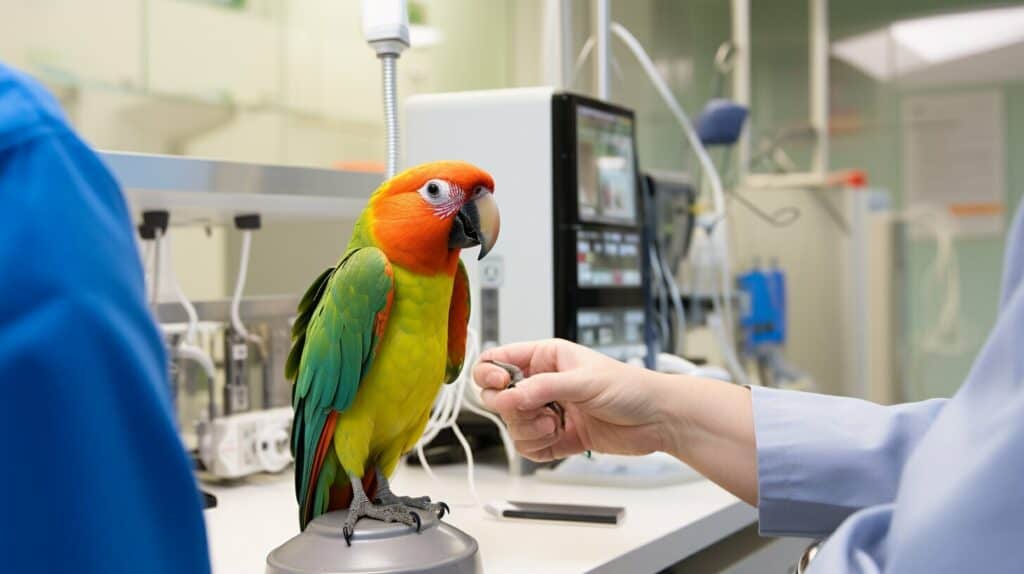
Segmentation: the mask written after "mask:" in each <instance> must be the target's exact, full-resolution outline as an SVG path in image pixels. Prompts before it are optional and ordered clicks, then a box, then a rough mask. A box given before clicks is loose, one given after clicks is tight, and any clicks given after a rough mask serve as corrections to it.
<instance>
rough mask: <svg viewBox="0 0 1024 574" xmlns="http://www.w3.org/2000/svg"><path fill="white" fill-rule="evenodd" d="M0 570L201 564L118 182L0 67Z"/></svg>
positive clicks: (195, 518) (194, 569) (52, 110)
mask: <svg viewBox="0 0 1024 574" xmlns="http://www.w3.org/2000/svg"><path fill="white" fill-rule="evenodd" d="M0 436H3V439H4V443H3V444H4V449H3V455H4V462H3V465H2V471H0V571H2V572H86V573H93V572H95V573H101V572H102V573H104V574H107V573H112V572H133V573H135V572H139V573H154V574H155V573H168V574H170V573H185V572H187V573H190V574H196V573H198V574H202V573H205V572H209V559H208V556H207V547H206V534H205V528H204V524H203V516H202V510H201V501H200V496H199V492H198V489H197V486H196V482H195V478H194V476H193V474H192V470H191V464H190V462H189V459H188V457H187V455H186V453H185V452H184V450H183V448H182V444H181V442H180V440H179V438H178V435H177V432H176V431H175V428H174V424H173V419H172V416H171V412H170V401H169V397H168V384H167V358H166V356H165V351H164V348H163V343H162V340H161V337H160V334H159V332H158V331H157V326H156V324H155V323H154V321H153V317H152V316H151V314H150V312H149V310H148V309H147V306H146V301H145V297H144V287H143V276H142V269H141V264H140V262H139V257H138V251H137V248H136V244H135V240H134V232H133V229H132V225H131V220H130V217H129V213H128V210H127V207H126V204H125V200H124V198H123V196H122V195H121V191H120V189H119V187H118V185H117V182H116V181H114V179H113V177H111V175H110V173H109V172H108V170H107V169H106V168H105V167H104V165H103V164H102V162H101V161H100V160H99V158H98V157H97V156H96V155H95V154H94V153H93V152H92V151H91V150H90V149H89V147H88V146H87V145H85V144H84V143H83V142H82V141H81V140H80V139H78V137H77V136H76V135H75V134H74V133H73V132H72V131H71V130H70V129H69V128H68V126H67V123H66V121H65V119H64V117H63V115H62V114H61V112H60V110H59V107H58V105H57V103H56V101H55V100H54V99H53V98H52V97H51V96H50V95H49V94H48V93H47V92H46V91H45V90H44V89H43V88H41V87H40V86H39V84H37V83H36V82H35V81H33V80H32V79H30V78H28V77H27V76H25V75H23V74H21V73H19V72H16V71H14V70H12V69H11V68H8V67H6V66H4V65H2V64H0Z"/></svg>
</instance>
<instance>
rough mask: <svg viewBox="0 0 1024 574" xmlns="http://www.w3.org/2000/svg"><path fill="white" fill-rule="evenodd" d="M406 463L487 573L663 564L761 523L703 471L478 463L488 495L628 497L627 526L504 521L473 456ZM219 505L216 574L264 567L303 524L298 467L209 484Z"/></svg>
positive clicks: (415, 487)
mask: <svg viewBox="0 0 1024 574" xmlns="http://www.w3.org/2000/svg"><path fill="white" fill-rule="evenodd" d="M436 472H437V475H438V478H439V480H438V481H436V482H435V481H432V480H431V479H430V477H429V476H427V474H426V473H425V472H423V470H421V469H420V468H418V467H405V468H402V469H400V470H399V472H398V473H397V475H396V476H395V477H394V480H393V481H392V483H393V484H392V486H393V488H394V490H395V492H396V493H398V494H401V495H408V496H422V495H429V496H431V497H432V498H434V499H435V500H444V501H445V502H447V503H448V504H449V505H450V506H451V509H452V514H451V515H449V516H447V517H445V521H446V522H449V523H450V524H452V525H453V526H456V527H458V528H460V529H462V530H463V531H465V532H466V533H468V534H469V535H471V536H473V537H474V538H476V540H477V541H478V542H479V544H480V556H481V560H482V563H483V566H484V570H485V572H487V574H504V573H512V572H545V573H552V574H557V573H561V572H565V573H573V574H576V573H580V572H601V573H617V572H623V573H627V572H628V573H643V572H656V571H658V570H661V569H662V568H665V567H667V566H670V565H671V564H674V563H675V562H678V561H679V560H681V559H682V558H684V557H686V556H689V555H691V554H693V553H694V552H697V551H698V550H700V549H702V548H705V547H706V546H708V545H710V544H713V543H714V542H716V541H718V540H720V539H722V538H724V537H726V536H728V535H729V534H732V533H733V532H735V531H737V530H739V529H741V528H743V527H745V526H747V525H749V524H751V523H753V522H754V521H755V520H756V518H757V514H756V511H755V510H754V509H753V508H752V507H750V506H748V505H747V504H745V503H743V502H741V501H739V500H738V499H736V498H735V497H734V496H732V495H731V494H729V493H727V492H726V491H724V490H722V489H721V488H719V487H718V486H716V485H714V484H712V483H710V482H708V481H706V480H703V479H701V480H696V481H692V482H687V483H681V484H676V485H671V486H662V487H656V488H644V489H638V488H611V487H596V486H580V485H568V484H553V483H547V482H542V481H538V480H536V479H535V478H531V477H515V476H510V475H509V474H508V473H507V472H506V471H505V470H504V469H498V468H495V467H478V468H477V473H476V474H477V476H476V483H477V489H478V491H479V493H480V497H481V498H482V499H483V500H484V501H489V500H493V499H504V500H508V499H512V500H529V501H538V502H560V503H576V504H597V505H609V506H624V507H625V508H626V514H625V518H624V520H623V521H622V523H621V524H619V525H618V526H599V525H584V524H565V523H553V522H543V521H531V520H507V519H506V520H501V519H497V518H494V517H492V516H491V515H489V514H487V513H486V512H485V511H484V510H483V508H482V507H479V506H475V504H474V500H473V497H472V495H471V494H470V490H469V487H468V482H467V480H466V467H465V466H464V465H456V466H446V467H439V468H437V469H436ZM203 488H204V489H206V490H208V491H210V492H212V493H213V494H215V495H216V496H217V499H218V506H217V508H213V509H210V510H207V511H205V515H206V527H207V535H208V537H209V542H210V555H211V559H212V561H213V571H214V573H215V574H254V573H261V572H263V571H264V568H265V565H266V556H267V554H268V553H269V552H270V551H271V550H273V549H274V548H276V547H277V546H279V545H280V544H281V543H283V542H284V541H285V540H287V539H289V538H291V537H292V536H294V535H296V534H297V533H298V511H297V506H296V504H295V498H294V496H295V495H294V491H293V488H294V483H293V475H292V472H291V470H288V471H285V472H284V473H282V474H280V475H277V476H255V477H250V478H249V479H247V480H246V481H244V482H241V483H238V484H231V485H211V484H204V485H203Z"/></svg>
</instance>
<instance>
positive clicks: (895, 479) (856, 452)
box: [752, 202, 1024, 574]
mask: <svg viewBox="0 0 1024 574" xmlns="http://www.w3.org/2000/svg"><path fill="white" fill-rule="evenodd" d="M752 392H753V405H754V428H755V434H756V438H757V450H758V474H759V476H758V481H759V489H760V491H759V498H760V500H759V514H760V528H761V532H762V533H764V534H781V535H796V536H807V537H815V538H823V537H826V536H828V541H827V542H826V543H825V545H824V546H823V547H822V548H821V551H820V552H819V553H818V556H817V557H816V558H815V559H814V562H813V563H812V565H811V571H812V572H822V573H825V572H828V573H852V572H857V573H861V572H863V573H879V572H899V573H911V574H913V573H925V572H927V573H943V572H957V573H963V572H986V573H987V572H1024V202H1022V203H1021V206H1020V207H1019V208H1018V210H1017V216H1016V220H1015V223H1014V225H1013V228H1012V230H1011V232H1010V234H1009V244H1008V247H1007V250H1006V261H1005V266H1004V277H1003V292H1002V296H1001V300H1000V312H999V319H998V321H997V322H996V326H995V328H994V329H993V331H992V333H991V334H990V335H989V338H988V341H987V342H986V343H985V346H984V347H983V348H982V351H981V353H980V355H979V356H978V358H977V360H976V361H975V363H974V366H973V368H972V369H971V372H970V374H969V375H968V378H967V381H965V382H964V384H963V386H962V387H961V388H960V390H959V391H958V392H957V393H956V395H955V396H954V397H953V398H951V399H949V400H942V399H937V400H930V401H925V402H921V403H912V404H907V405H897V406H889V407H885V406H879V405H876V404H873V403H868V402H865V401H859V400H856V399H850V398H841V397H829V396H823V395H815V394H810V393H795V392H785V391H777V390H769V389H763V388H754V389H753V391H752Z"/></svg>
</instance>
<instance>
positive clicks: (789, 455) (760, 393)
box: [751, 387, 946, 538]
mask: <svg viewBox="0 0 1024 574" xmlns="http://www.w3.org/2000/svg"><path fill="white" fill-rule="evenodd" d="M751 393H752V399H753V407H754V429H755V437H756V440H757V464H758V488H759V492H758V513H759V522H760V531H761V533H762V534H765V535H777V536H801V537H812V538H820V537H823V536H825V535H827V534H829V533H831V532H832V531H833V530H835V529H836V527H837V526H839V524H840V523H841V522H842V521H843V520H845V519H846V517H848V516H849V515H851V514H853V513H854V512H856V511H858V510H860V509H862V508H865V507H868V506H875V505H879V504H885V503H889V502H892V501H893V499H895V498H896V492H897V489H898V486H899V481H900V475H901V473H902V471H903V466H904V463H905V462H906V460H907V458H908V457H909V456H910V454H911V452H913V450H914V447H915V446H916V445H917V443H918V441H919V440H920V439H921V437H922V436H923V435H924V434H925V433H926V432H927V431H928V429H929V427H930V426H931V424H932V421H934V419H935V417H936V416H937V415H938V414H939V412H940V411H941V410H942V408H943V405H944V404H945V402H946V400H945V399H933V400H928V401H924V402H920V403H910V404H905V405H896V406H881V405H877V404H875V403H871V402H867V401H862V400H859V399H851V398H847V397H836V396H829V395H820V394H816V393H802V392H796V391H781V390H775V389H766V388H763V387H752V388H751Z"/></svg>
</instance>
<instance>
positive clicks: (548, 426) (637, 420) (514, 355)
mask: <svg viewBox="0 0 1024 574" xmlns="http://www.w3.org/2000/svg"><path fill="white" fill-rule="evenodd" d="M485 361H501V362H504V363H511V364H513V365H516V366H517V367H519V368H520V369H522V371H523V374H524V375H525V376H526V379H524V380H523V381H522V382H520V383H519V384H518V385H516V387H515V388H513V389H507V390H505V389H506V387H507V386H508V384H509V383H510V382H511V381H510V376H509V373H508V372H507V371H505V370H504V369H502V368H500V367H498V366H496V365H493V364H490V363H487V362H485ZM473 378H474V380H475V381H476V383H477V385H479V386H480V387H481V388H482V389H483V390H482V391H481V397H482V399H483V402H484V405H485V406H487V408H489V409H491V410H493V411H495V412H497V413H498V414H499V415H500V416H501V417H502V419H504V420H505V423H506V424H507V425H508V428H509V432H510V434H511V435H512V439H513V440H514V441H515V445H516V449H517V450H518V451H519V452H520V453H521V454H522V455H523V456H525V457H527V458H529V459H531V460H535V461H538V462H540V461H547V460H553V459H557V458H564V457H566V456H569V455H571V454H575V453H578V452H583V451H585V450H595V451H598V452H606V453H613V454H647V453H650V452H653V451H656V450H666V448H667V443H668V442H669V439H670V437H668V436H667V435H666V433H667V430H666V426H667V425H666V424H665V423H666V418H667V416H666V414H665V413H666V412H667V410H666V409H665V408H664V406H665V405H664V401H662V400H659V398H663V397H664V396H665V395H666V393H665V392H664V385H665V384H666V382H665V380H664V379H663V375H659V374H657V373H654V372H652V371H648V370H646V369H643V368H640V367H635V366H631V365H627V364H625V363H621V362H619V361H616V360H615V359H612V358H610V357H607V356H605V355H602V354H600V353H598V352H596V351H593V350H591V349H588V348H586V347H583V346H580V345H577V344H575V343H571V342H569V341H565V340H561V339H549V340H543V341H535V342H528V343H517V344H513V345H507V346H504V347H498V348H494V349H490V350H488V351H485V352H484V353H482V354H481V355H480V362H479V363H477V365H476V366H475V367H474V369H473ZM550 402H557V403H559V404H561V405H562V407H563V408H564V410H565V429H564V430H563V429H561V428H559V426H560V421H559V420H558V415H557V413H555V412H553V411H552V410H551V409H550V408H547V407H546V405H547V404H548V403H550Z"/></svg>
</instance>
